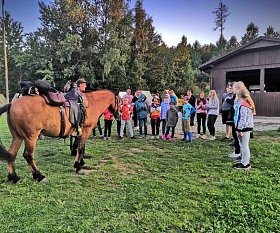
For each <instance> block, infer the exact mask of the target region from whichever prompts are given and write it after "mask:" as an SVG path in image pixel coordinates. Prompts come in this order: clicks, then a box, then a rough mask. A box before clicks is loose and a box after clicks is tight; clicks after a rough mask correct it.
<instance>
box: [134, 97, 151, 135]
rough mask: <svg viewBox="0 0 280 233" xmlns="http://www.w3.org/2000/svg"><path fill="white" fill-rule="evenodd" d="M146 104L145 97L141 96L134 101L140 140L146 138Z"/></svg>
mask: <svg viewBox="0 0 280 233" xmlns="http://www.w3.org/2000/svg"><path fill="white" fill-rule="evenodd" d="M148 107H149V106H148V104H147V102H146V96H145V95H144V94H141V95H140V97H139V99H138V100H137V101H136V111H137V119H138V120H139V133H140V138H147V134H148V127H147V110H148ZM142 126H144V135H143V131H142Z"/></svg>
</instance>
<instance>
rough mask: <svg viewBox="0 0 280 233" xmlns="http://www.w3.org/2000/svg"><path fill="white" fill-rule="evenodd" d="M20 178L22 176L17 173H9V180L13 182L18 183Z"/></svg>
mask: <svg viewBox="0 0 280 233" xmlns="http://www.w3.org/2000/svg"><path fill="white" fill-rule="evenodd" d="M19 180H20V177H19V176H17V175H16V174H14V175H11V174H9V175H8V181H9V182H10V183H11V184H16V183H17V182H18V181H19Z"/></svg>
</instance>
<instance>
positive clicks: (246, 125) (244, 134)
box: [234, 88, 254, 170]
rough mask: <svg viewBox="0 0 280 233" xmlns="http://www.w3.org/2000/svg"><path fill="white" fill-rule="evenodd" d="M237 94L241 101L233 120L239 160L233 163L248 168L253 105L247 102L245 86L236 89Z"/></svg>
mask: <svg viewBox="0 0 280 233" xmlns="http://www.w3.org/2000/svg"><path fill="white" fill-rule="evenodd" d="M237 96H238V98H239V100H240V102H241V104H240V106H239V108H238V110H237V114H236V115H237V118H236V122H235V127H236V132H237V137H238V140H239V144H240V148H241V156H242V157H241V161H240V163H237V164H235V165H234V168H236V169H246V170H247V169H250V168H251V165H250V148H249V140H250V132H251V131H252V130H253V112H254V109H253V107H252V106H251V105H250V104H249V103H248V101H247V98H248V97H249V93H248V90H247V88H242V89H240V90H239V91H237Z"/></svg>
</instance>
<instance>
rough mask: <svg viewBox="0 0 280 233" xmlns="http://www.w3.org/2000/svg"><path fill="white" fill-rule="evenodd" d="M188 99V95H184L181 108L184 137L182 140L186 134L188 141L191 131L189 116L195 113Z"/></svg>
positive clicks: (185, 138)
mask: <svg viewBox="0 0 280 233" xmlns="http://www.w3.org/2000/svg"><path fill="white" fill-rule="evenodd" d="M189 100H190V97H189V96H185V97H184V104H183V108H182V130H183V132H184V138H183V139H182V140H183V141H186V140H187V136H188V141H189V142H191V141H192V132H191V130H190V128H191V127H190V120H191V119H190V118H191V115H192V114H194V113H195V108H194V107H193V106H192V105H191V104H190V103H189Z"/></svg>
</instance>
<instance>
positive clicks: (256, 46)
mask: <svg viewBox="0 0 280 233" xmlns="http://www.w3.org/2000/svg"><path fill="white" fill-rule="evenodd" d="M199 69H200V70H201V71H204V72H206V73H208V74H209V75H210V80H211V82H210V86H211V89H215V90H216V91H217V94H218V96H219V97H220V98H221V96H222V94H223V93H224V92H225V87H226V84H227V83H228V82H234V81H243V82H244V83H245V85H246V87H247V88H248V89H249V91H250V92H251V96H252V98H253V100H254V101H255V104H256V110H257V115H258V116H270V117H280V39H277V38H269V37H263V36H262V37H258V38H257V39H255V40H253V41H251V42H250V43H248V44H245V45H243V46H240V47H238V48H236V49H234V50H232V51H230V52H227V53H224V54H222V55H221V56H219V57H216V58H214V59H212V60H210V61H208V62H206V63H204V64H202V65H200V66H199Z"/></svg>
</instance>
